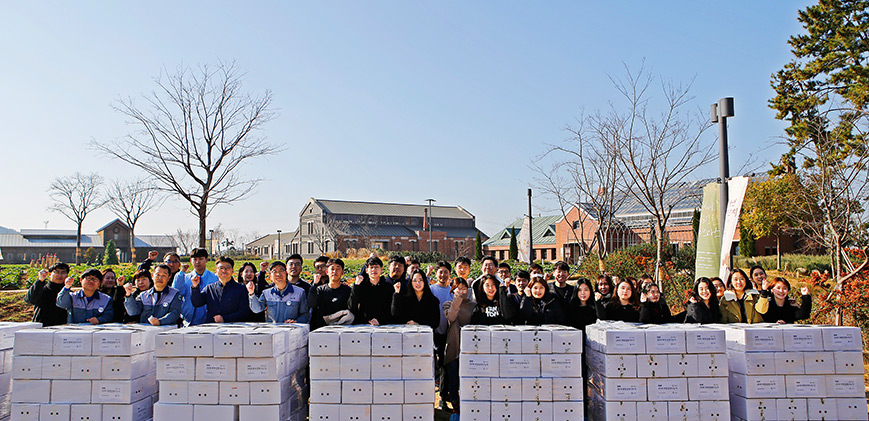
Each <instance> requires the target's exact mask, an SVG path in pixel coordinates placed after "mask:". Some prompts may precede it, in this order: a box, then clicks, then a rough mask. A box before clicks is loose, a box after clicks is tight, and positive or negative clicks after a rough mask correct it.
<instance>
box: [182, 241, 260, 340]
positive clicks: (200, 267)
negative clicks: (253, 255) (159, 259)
mask: <svg viewBox="0 0 869 421" xmlns="http://www.w3.org/2000/svg"><path fill="white" fill-rule="evenodd" d="M207 263H208V250H205V249H204V248H196V249H193V253H191V254H190V264H192V265H193V271H191V272H190V273H185V274H184V276H177V277H176V278H175V289H177V290H178V292H180V293H181V297H182V304H181V317H182V318H183V319H184V325H185V326H190V325H201V324H203V323H206V320H205V317H206V313H207V311H206V309H205V307H199V308H197V307H196V306H194V305H193V302H192V300H191V285H192V284H193V280H194V279H196V282H197V284H198V285H199V287H200V288H205V287H207V286H208V285H210V284H213V283H215V282H217V275H215V274H214V273H212V272H211V271H209V270H207V269H205V265H206V264H207ZM182 270H183V269H182ZM245 295H247V294H245Z"/></svg>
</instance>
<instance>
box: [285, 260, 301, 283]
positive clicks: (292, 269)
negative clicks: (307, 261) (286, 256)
mask: <svg viewBox="0 0 869 421" xmlns="http://www.w3.org/2000/svg"><path fill="white" fill-rule="evenodd" d="M301 273H302V261H301V260H299V259H293V260H290V261H289V262H287V274H288V275H289V276H290V278H298V277H299V275H300V274H301Z"/></svg>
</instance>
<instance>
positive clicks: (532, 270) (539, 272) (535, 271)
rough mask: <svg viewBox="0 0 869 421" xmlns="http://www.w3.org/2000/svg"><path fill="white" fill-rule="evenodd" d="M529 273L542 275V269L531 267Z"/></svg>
mask: <svg viewBox="0 0 869 421" xmlns="http://www.w3.org/2000/svg"><path fill="white" fill-rule="evenodd" d="M531 275H540V276H543V271H542V270H540V269H531Z"/></svg>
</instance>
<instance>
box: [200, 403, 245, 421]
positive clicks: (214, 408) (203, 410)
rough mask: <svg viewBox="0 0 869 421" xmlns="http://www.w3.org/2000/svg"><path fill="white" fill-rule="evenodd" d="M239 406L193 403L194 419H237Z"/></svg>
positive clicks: (209, 420) (205, 420) (214, 420)
mask: <svg viewBox="0 0 869 421" xmlns="http://www.w3.org/2000/svg"><path fill="white" fill-rule="evenodd" d="M236 420H238V406H235V405H193V421H236Z"/></svg>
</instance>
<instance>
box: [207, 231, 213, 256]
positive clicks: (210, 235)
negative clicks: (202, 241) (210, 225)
mask: <svg viewBox="0 0 869 421" xmlns="http://www.w3.org/2000/svg"><path fill="white" fill-rule="evenodd" d="M208 254H212V255H213V254H214V230H208Z"/></svg>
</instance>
